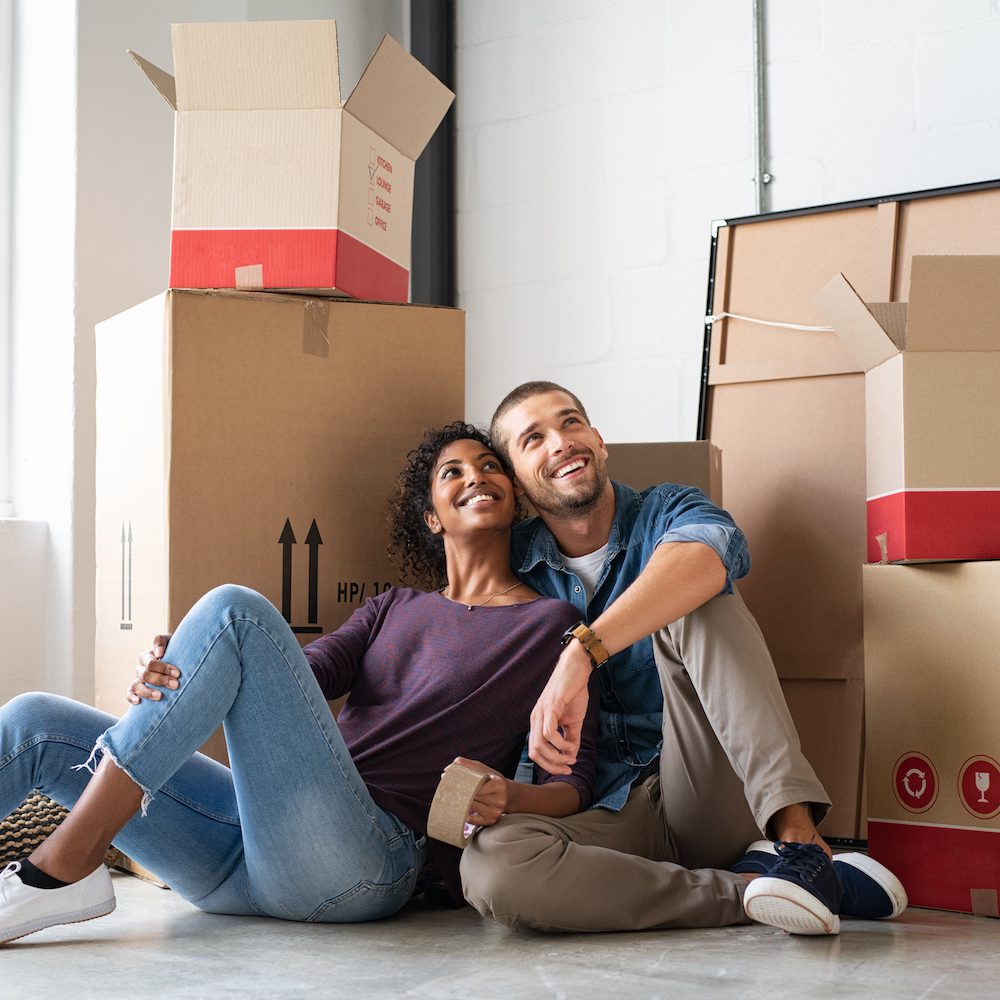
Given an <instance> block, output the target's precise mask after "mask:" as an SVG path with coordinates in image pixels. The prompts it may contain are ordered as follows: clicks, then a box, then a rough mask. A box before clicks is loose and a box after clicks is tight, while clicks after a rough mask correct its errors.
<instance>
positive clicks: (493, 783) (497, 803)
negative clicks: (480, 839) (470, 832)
mask: <svg viewBox="0 0 1000 1000" xmlns="http://www.w3.org/2000/svg"><path fill="white" fill-rule="evenodd" d="M454 764H461V765H462V766H463V767H467V768H469V770H471V771H479V772H480V773H481V774H488V775H489V776H490V777H489V781H487V782H486V784H485V785H483V787H482V788H480V789H479V791H478V792H477V793H476V797H475V798H474V799H473V800H472V805H471V806H469V812H468V813H467V815H466V817H465V822H466V823H471V824H472V825H473V826H492V825H493V824H494V823H495V822H496V821H497V820H498V819H499V818H500V817H501V816H502V815H503V814H504V813H505V812H507V811H508V810H507V807H508V806H509V804H510V786H511V785H512V784H513V782H511V781H509V780H508V779H507V778H505V777H504V776H503V775H502V774H497V772H496V771H495V770H494V769H493V768H492V767H487V765H486V764H484V763H482V761H478V760H469V759H468V758H467V757H456V758H455V759H454V761H452V763H451V764H449V765H448V767H446V768H445V771H446V772H447V770H448V768H450V767H452V766H453V765H454Z"/></svg>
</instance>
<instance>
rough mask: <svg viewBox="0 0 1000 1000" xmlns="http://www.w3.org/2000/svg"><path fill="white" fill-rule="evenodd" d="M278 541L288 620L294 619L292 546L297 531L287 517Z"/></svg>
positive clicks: (283, 609)
mask: <svg viewBox="0 0 1000 1000" xmlns="http://www.w3.org/2000/svg"><path fill="white" fill-rule="evenodd" d="M278 543H279V544H280V545H281V547H282V553H281V558H282V564H281V615H282V617H283V618H284V619H285V621H286V622H288V623H289V624H291V621H292V546H293V545H294V544H295V532H293V531H292V522H291V521H290V520H289V519H288V518H287V517H286V518H285V527H284V528H283V529H282V531H281V537H280V538H279V539H278Z"/></svg>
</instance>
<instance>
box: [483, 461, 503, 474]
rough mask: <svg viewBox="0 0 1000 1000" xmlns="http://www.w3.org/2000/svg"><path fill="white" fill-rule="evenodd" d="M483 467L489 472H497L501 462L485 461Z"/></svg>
mask: <svg viewBox="0 0 1000 1000" xmlns="http://www.w3.org/2000/svg"><path fill="white" fill-rule="evenodd" d="M483 468H484V469H486V470H487V471H489V472H496V471H497V470H498V469H499V468H500V464H499V462H493V461H489V462H484V463H483Z"/></svg>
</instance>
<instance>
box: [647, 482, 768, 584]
mask: <svg viewBox="0 0 1000 1000" xmlns="http://www.w3.org/2000/svg"><path fill="white" fill-rule="evenodd" d="M657 528H658V530H659V537H658V538H657V539H656V542H655V544H656V545H662V544H663V543H664V542H701V543H702V544H703V545H707V546H708V547H709V548H711V549H712V550H714V552H715V553H716V554H717V555H718V557H719V558H720V559H721V560H722V564H723V566H725V567H726V585H725V587H724V588H723V589H722V591H721V593H724V594H730V593H732V590H733V581H735V580H739V579H740V578H742V577H744V576H746V575H747V573H749V572H750V549H749V547H748V546H747V540H746V536H745V535H744V534H743V532H742V531H741V530H740V529H739V527H738V526H737V524H736V522H735V521H734V520H733V519H732V517H731V516H730V515H729V513H728V511H725V510H723V509H722V508H721V507H717V506H716V505H715V504H714V503H712V501H711V500H709V499H708V497H707V496H705V494H704V493H702V492H701V490H697V489H694V488H693V487H684V488H680V489H678V488H676V487H675V488H673V489H672V490H666V491H665V494H664V496H663V497H662V506H661V515H660V523H659V524H658V525H657Z"/></svg>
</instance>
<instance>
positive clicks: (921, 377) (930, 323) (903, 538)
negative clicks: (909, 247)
mask: <svg viewBox="0 0 1000 1000" xmlns="http://www.w3.org/2000/svg"><path fill="white" fill-rule="evenodd" d="M818 301H819V303H820V305H821V306H822V308H823V309H824V311H825V313H826V315H827V316H828V317H829V320H830V322H831V323H832V324H833V326H834V328H835V330H836V331H837V334H838V335H839V336H840V338H841V340H842V342H843V343H844V345H845V346H846V347H847V349H848V350H849V351H850V353H851V355H852V356H853V357H854V358H855V360H856V361H857V363H858V364H859V366H860V367H862V368H863V369H864V370H865V371H866V372H867V377H866V380H865V395H866V413H867V435H866V437H867V482H868V486H867V491H868V500H867V520H868V561H869V562H918V561H939V560H947V559H997V558H1000V257H992V256H976V257H973V256H947V257H944V256H935V257H932V256H926V257H914V258H913V263H912V269H911V277H910V301H909V305H907V304H906V303H905V302H880V303H865V302H864V301H863V300H862V299H861V297H860V296H859V295H858V293H857V292H856V291H855V290H854V288H853V287H852V286H851V284H850V282H849V281H848V280H847V278H846V277H845V276H844V275H843V274H839V275H837V276H836V277H835V278H834V279H833V280H832V281H831V282H830V283H829V284H828V285H827V286H826V287H825V288H824V289H823V290H822V291H821V292H820V293H819V296H818Z"/></svg>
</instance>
